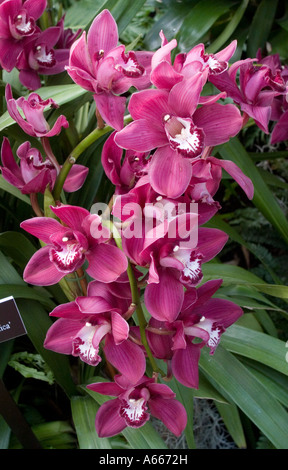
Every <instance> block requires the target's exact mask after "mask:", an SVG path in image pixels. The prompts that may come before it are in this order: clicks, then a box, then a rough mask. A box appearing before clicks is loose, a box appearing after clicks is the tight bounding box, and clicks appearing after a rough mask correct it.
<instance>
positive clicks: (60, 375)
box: [17, 299, 77, 397]
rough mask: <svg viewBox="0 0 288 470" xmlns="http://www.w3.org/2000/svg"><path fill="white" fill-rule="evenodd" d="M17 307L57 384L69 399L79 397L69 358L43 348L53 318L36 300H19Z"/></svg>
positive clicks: (29, 335) (29, 334)
mask: <svg viewBox="0 0 288 470" xmlns="http://www.w3.org/2000/svg"><path fill="white" fill-rule="evenodd" d="M17 306H18V308H19V312H20V314H21V317H22V319H23V322H24V325H25V327H26V330H27V334H28V337H29V338H30V340H31V342H32V343H33V345H34V347H35V349H36V350H37V351H38V353H39V354H40V355H41V356H42V357H43V359H44V361H45V362H46V363H47V365H48V366H49V368H50V369H51V370H52V372H53V374H54V377H55V380H56V382H57V383H58V384H59V386H60V387H61V388H62V389H63V390H64V391H65V393H66V394H67V395H68V396H69V397H71V396H72V395H77V391H76V387H75V385H74V383H73V380H72V376H71V370H70V363H69V357H68V356H66V355H63V354H58V353H55V352H53V351H50V350H48V349H46V348H44V346H43V343H44V340H45V337H46V333H47V331H48V329H49V328H50V326H51V325H52V323H53V322H52V320H51V317H49V315H48V313H47V312H46V310H44V308H43V307H42V306H41V304H40V303H39V302H36V301H35V300H31V301H29V302H27V301H25V300H23V299H18V301H17Z"/></svg>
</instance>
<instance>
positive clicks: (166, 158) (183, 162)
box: [149, 145, 192, 198]
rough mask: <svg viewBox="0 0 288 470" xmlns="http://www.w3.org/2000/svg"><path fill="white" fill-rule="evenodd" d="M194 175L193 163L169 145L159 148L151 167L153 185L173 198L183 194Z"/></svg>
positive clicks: (150, 173) (161, 192)
mask: <svg viewBox="0 0 288 470" xmlns="http://www.w3.org/2000/svg"><path fill="white" fill-rule="evenodd" d="M191 176H192V164H191V162H190V161H189V160H188V159H185V158H184V157H182V156H181V155H180V154H179V153H178V152H177V151H175V150H173V149H171V148H170V146H169V145H165V146H164V147H162V148H160V149H157V150H156V152H155V154H154V155H153V157H152V161H151V164H150V167H149V177H150V182H151V186H152V187H153V189H154V190H155V191H156V192H157V193H159V194H164V195H166V196H168V197H171V198H177V197H179V196H181V195H182V194H183V193H184V191H185V190H186V189H187V187H188V185H189V182H190V180H191Z"/></svg>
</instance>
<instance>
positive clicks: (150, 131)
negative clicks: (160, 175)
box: [115, 119, 167, 152]
mask: <svg viewBox="0 0 288 470" xmlns="http://www.w3.org/2000/svg"><path fill="white" fill-rule="evenodd" d="M115 142H116V144H117V145H119V147H123V148H125V149H130V150H135V151H136V152H147V151H148V150H152V149H154V148H156V147H162V146H163V145H167V136H166V133H165V131H164V127H163V129H162V130H159V128H155V127H154V128H153V126H152V125H151V123H150V122H149V121H146V119H139V120H137V121H134V122H131V123H130V124H128V126H126V127H125V128H124V129H122V130H121V131H120V132H117V134H116V135H115Z"/></svg>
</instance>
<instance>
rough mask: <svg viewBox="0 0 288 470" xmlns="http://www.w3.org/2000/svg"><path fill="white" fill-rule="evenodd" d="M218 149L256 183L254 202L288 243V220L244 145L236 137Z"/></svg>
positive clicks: (223, 156)
mask: <svg viewBox="0 0 288 470" xmlns="http://www.w3.org/2000/svg"><path fill="white" fill-rule="evenodd" d="M218 149H219V153H220V155H221V156H222V158H224V159H226V160H232V161H233V162H234V163H236V165H238V166H239V168H240V169H241V170H242V171H243V173H244V174H245V175H247V176H249V178H251V180H252V182H253V185H254V198H253V204H254V205H255V206H256V207H257V208H258V209H259V210H260V212H262V214H263V215H264V217H266V219H267V220H268V221H269V222H270V223H271V224H272V225H273V226H274V227H275V229H276V230H277V231H278V232H279V233H280V235H281V236H282V238H283V239H284V240H285V241H286V242H287V243H288V221H287V219H286V217H285V215H284V213H283V211H282V209H281V207H280V206H279V204H278V202H277V200H276V199H275V197H274V195H273V193H272V192H271V191H270V189H269V187H268V186H267V184H266V183H265V181H264V180H263V178H262V176H261V174H260V173H259V171H258V168H257V167H256V166H255V164H254V162H253V161H252V160H251V158H250V156H249V154H248V153H247V152H246V150H245V148H244V147H243V145H242V144H241V143H240V141H239V140H238V139H237V138H236V137H234V138H233V139H231V140H230V141H229V142H227V143H226V144H224V145H222V146H220V147H219V148H218Z"/></svg>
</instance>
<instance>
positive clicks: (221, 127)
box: [193, 103, 243, 146]
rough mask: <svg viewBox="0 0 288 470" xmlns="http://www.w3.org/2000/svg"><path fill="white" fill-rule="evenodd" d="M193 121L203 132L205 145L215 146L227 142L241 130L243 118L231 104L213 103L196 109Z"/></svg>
mask: <svg viewBox="0 0 288 470" xmlns="http://www.w3.org/2000/svg"><path fill="white" fill-rule="evenodd" d="M193 120H194V123H195V125H196V126H197V127H199V128H202V129H203V131H204V134H205V145H207V146H215V145H220V144H223V143H224V142H227V141H228V140H229V139H230V137H234V136H235V135H236V134H238V132H239V131H240V130H241V128H242V125H243V119H242V116H241V113H240V111H239V110H238V108H236V106H234V105H233V104H225V105H221V104H219V103H214V104H212V105H207V106H206V105H205V106H202V107H201V108H199V109H196V111H195V113H194V115H193Z"/></svg>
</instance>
